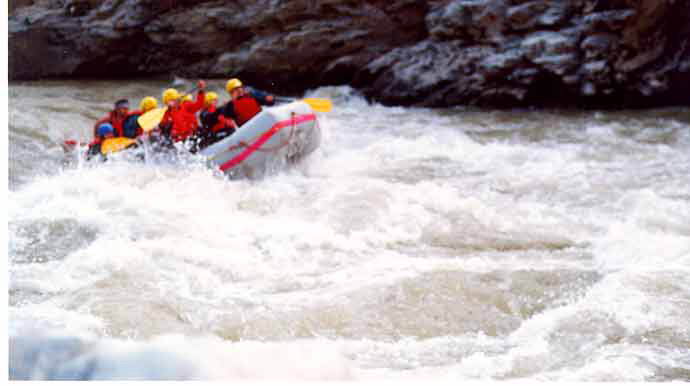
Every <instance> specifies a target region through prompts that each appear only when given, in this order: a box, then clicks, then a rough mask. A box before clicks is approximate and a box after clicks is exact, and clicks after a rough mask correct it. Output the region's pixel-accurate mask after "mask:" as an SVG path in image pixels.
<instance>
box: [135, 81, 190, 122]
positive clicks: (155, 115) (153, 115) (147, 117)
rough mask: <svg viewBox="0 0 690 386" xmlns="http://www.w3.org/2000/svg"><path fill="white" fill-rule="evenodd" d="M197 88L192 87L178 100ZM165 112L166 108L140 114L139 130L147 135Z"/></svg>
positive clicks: (138, 119) (138, 120)
mask: <svg viewBox="0 0 690 386" xmlns="http://www.w3.org/2000/svg"><path fill="white" fill-rule="evenodd" d="M197 88H198V87H194V88H193V89H191V90H189V91H187V92H186V93H184V94H182V95H180V99H183V98H184V97H185V96H187V95H189V94H191V93H193V92H194V91H196V89H197ZM166 111H168V107H167V106H165V107H159V108H157V109H153V110H151V111H147V112H145V113H144V114H141V116H139V118H137V123H138V124H139V127H141V129H142V130H144V132H145V133H148V132H149V131H151V130H152V129H153V128H154V127H156V126H157V125H158V124H159V123H160V122H161V120H162V119H163V117H164V116H165V112H166Z"/></svg>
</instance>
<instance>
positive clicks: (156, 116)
mask: <svg viewBox="0 0 690 386" xmlns="http://www.w3.org/2000/svg"><path fill="white" fill-rule="evenodd" d="M167 110H168V108H167V107H159V108H157V109H153V110H151V111H147V112H145V113H144V114H141V116H140V117H139V118H137V123H138V124H139V126H140V127H141V128H142V129H143V130H144V131H145V132H146V131H151V129H153V128H154V127H156V125H158V124H159V123H160V121H161V120H162V119H163V116H164V115H165V112H166V111H167Z"/></svg>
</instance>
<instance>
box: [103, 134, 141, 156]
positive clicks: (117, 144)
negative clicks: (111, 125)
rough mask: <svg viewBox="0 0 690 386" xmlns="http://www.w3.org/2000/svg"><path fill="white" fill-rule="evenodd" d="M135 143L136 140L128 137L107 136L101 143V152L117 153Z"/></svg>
mask: <svg viewBox="0 0 690 386" xmlns="http://www.w3.org/2000/svg"><path fill="white" fill-rule="evenodd" d="M135 143H137V141H136V140H134V139H132V138H127V137H117V138H106V139H105V140H104V141H103V143H102V144H101V154H109V153H115V152H118V151H120V150H122V149H125V148H127V146H130V145H132V144H135Z"/></svg>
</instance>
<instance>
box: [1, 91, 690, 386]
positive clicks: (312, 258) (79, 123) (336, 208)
mask: <svg viewBox="0 0 690 386" xmlns="http://www.w3.org/2000/svg"><path fill="white" fill-rule="evenodd" d="M188 84H189V86H188V87H191V86H192V85H191V82H189V83H188ZM210 84H211V89H215V90H216V91H218V92H219V95H221V96H222V98H223V99H225V98H226V96H227V94H226V93H225V92H224V91H222V85H223V83H222V82H220V81H212V82H211V83H210ZM168 86H169V83H166V82H150V81H146V82H143V81H132V82H125V81H88V82H87V81H50V82H47V81H46V82H29V83H11V84H10V86H9V97H10V99H9V126H10V127H9V193H8V217H9V223H8V240H9V245H8V248H9V256H8V270H9V275H8V278H9V279H8V280H9V283H8V286H9V288H8V290H9V305H8V307H9V310H8V312H9V319H8V323H9V325H8V328H9V331H8V334H9V350H10V351H9V367H10V378H11V379H200V380H215V379H223V380H233V379H234V380H238V379H239V380H264V379H281V380H293V381H295V380H296V381H303V380H355V381H372V380H374V381H376V380H408V381H419V380H432V381H463V380H487V379H488V380H516V379H530V380H545V381H556V380H558V381H564V380H565V381H662V380H663V381H666V380H684V381H690V322H689V321H690V278H689V276H688V274H689V273H690V109H688V108H667V109H659V110H652V111H620V112H597V111H557V110H548V111H528V110H517V111H485V110H477V109H441V110H431V109H420V108H396V107H383V106H380V105H375V104H368V103H367V102H366V101H365V100H364V99H362V98H361V97H358V96H357V95H355V94H354V93H353V92H352V90H350V89H349V88H345V87H336V88H322V89H318V90H315V91H313V92H311V93H309V94H308V95H309V96H313V97H326V98H331V99H332V100H333V104H334V108H333V111H332V112H330V113H319V121H320V124H321V127H322V129H323V138H322V143H321V146H320V147H319V149H317V151H316V152H315V153H313V154H311V155H310V156H309V157H307V158H306V159H304V160H302V161H301V162H300V163H298V164H296V165H294V166H293V167H291V168H289V169H286V170H282V171H279V172H277V173H275V174H273V175H269V176H266V177H265V178H262V179H257V180H229V179H227V178H223V177H222V176H221V175H219V174H218V173H217V172H214V171H213V170H210V169H208V168H207V167H206V166H205V165H204V163H203V161H202V160H199V159H197V158H195V157H183V158H182V159H180V160H178V161H177V162H167V163H166V162H157V163H141V162H132V161H129V160H126V159H115V160H114V161H112V162H107V163H99V162H94V163H91V162H85V161H84V160H81V159H74V157H72V158H70V157H66V156H65V155H64V153H63V150H62V149H61V147H60V145H59V144H60V143H61V142H62V141H63V140H65V139H79V140H82V141H87V140H90V134H89V133H90V130H91V129H90V127H91V125H92V124H93V122H94V121H95V120H96V119H97V118H99V117H100V116H102V115H103V114H104V113H105V112H106V111H108V110H109V108H110V107H111V105H112V103H113V101H114V100H116V99H119V98H120V97H129V98H130V101H131V104H132V105H136V104H138V101H139V100H140V98H141V97H144V96H146V95H155V96H157V97H158V96H159V95H160V92H161V91H162V90H163V89H164V88H165V87H168ZM181 88H184V85H182V86H181Z"/></svg>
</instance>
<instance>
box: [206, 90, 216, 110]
mask: <svg viewBox="0 0 690 386" xmlns="http://www.w3.org/2000/svg"><path fill="white" fill-rule="evenodd" d="M217 100H218V94H216V93H214V92H213V91H210V92H207V93H206V96H205V97H204V104H205V105H206V106H208V105H210V104H211V102H212V101H217Z"/></svg>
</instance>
